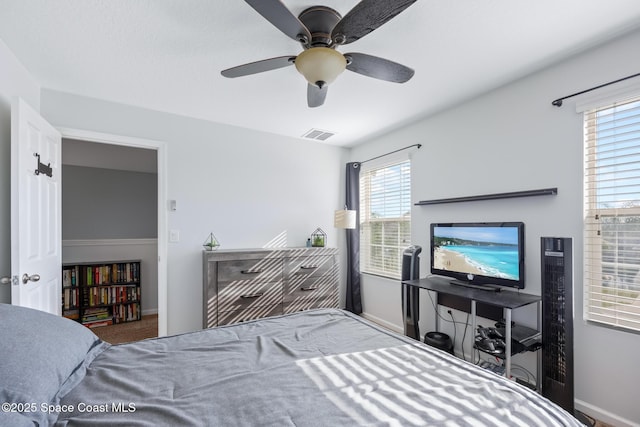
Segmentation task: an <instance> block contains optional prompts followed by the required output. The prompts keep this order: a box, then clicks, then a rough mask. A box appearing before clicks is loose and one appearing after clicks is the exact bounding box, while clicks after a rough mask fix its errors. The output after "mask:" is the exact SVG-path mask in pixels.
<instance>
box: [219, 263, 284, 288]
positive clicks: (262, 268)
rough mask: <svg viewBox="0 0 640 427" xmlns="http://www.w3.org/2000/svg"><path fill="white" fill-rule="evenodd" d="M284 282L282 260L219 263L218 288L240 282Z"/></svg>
mask: <svg viewBox="0 0 640 427" xmlns="http://www.w3.org/2000/svg"><path fill="white" fill-rule="evenodd" d="M281 280H282V259H274V258H269V257H265V258H261V259H242V260H231V261H220V262H218V287H220V285H221V284H225V283H232V282H239V283H252V282H279V281H281Z"/></svg>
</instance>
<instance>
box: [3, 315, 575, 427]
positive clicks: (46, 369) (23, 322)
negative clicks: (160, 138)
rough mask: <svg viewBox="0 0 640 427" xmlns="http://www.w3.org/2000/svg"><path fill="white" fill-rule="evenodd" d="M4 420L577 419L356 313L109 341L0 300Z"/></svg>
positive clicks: (321, 422) (546, 422) (472, 422)
mask: <svg viewBox="0 0 640 427" xmlns="http://www.w3.org/2000/svg"><path fill="white" fill-rule="evenodd" d="M0 322H2V332H0V339H1V340H2V341H1V343H2V347H1V348H0V360H2V364H0V378H1V383H0V387H2V388H1V389H0V402H2V403H3V406H2V408H3V409H2V412H0V425H2V426H5V425H7V426H9V425H11V426H23V425H24V426H33V425H40V426H45V425H55V426H102V425H122V426H125V425H126V426H165V425H167V426H190V425H193V426H202V425H207V426H256V425H259V426H353V425H368V426H374V425H389V426H413V425H416V426H421V425H425V426H429V425H440V426H486V425H498V426H512V425H513V426H527V427H528V426H581V425H582V424H580V423H579V422H578V421H577V420H576V419H575V418H573V417H572V416H571V415H569V414H568V413H566V412H565V411H564V410H563V409H561V408H560V407H558V406H556V405H555V404H553V403H552V402H550V401H548V400H547V399H545V398H543V397H542V396H540V395H538V394H537V393H535V392H533V391H531V390H529V389H527V388H525V387H522V386H520V385H518V384H516V383H514V382H513V381H510V380H507V379H505V378H502V377H499V376H497V375H495V374H494V373H492V372H489V371H486V370H483V369H482V368H479V367H477V366H475V365H473V364H471V363H468V362H465V361H463V360H460V359H457V358H455V357H453V356H451V355H450V354H448V353H446V352H444V351H441V350H438V349H435V348H432V347H428V346H426V345H424V344H422V343H420V342H417V341H414V340H411V339H409V338H406V337H404V336H401V335H398V334H395V333H392V332H389V331H386V330H385V329H382V328H380V327H377V326H376V325H374V324H372V323H370V322H368V321H366V320H364V319H362V318H360V317H359V316H355V315H353V314H351V313H348V312H345V311H342V310H336V309H318V310H310V311H305V312H300V313H295V314H288V315H284V316H277V317H271V318H266V319H262V320H257V321H249V322H245V323H241V324H237V325H231V326H224V327H218V328H213V329H207V330H203V331H198V332H193V333H186V334H181V335H175V336H170V337H161V338H156V339H148V340H144V341H140V342H135V343H129V344H120V345H110V344H107V343H104V342H102V341H101V340H100V339H98V338H97V337H96V335H95V334H93V332H91V330H89V329H87V328H85V327H83V326H81V325H80V324H78V323H76V322H73V321H70V320H68V319H64V318H61V317H56V316H53V315H50V314H47V313H43V312H40V311H36V310H31V309H27V308H22V307H16V306H11V305H6V304H0Z"/></svg>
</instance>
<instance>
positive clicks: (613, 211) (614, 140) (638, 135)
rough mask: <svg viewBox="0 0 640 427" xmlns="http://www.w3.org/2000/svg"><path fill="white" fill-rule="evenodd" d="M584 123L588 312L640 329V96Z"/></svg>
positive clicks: (611, 322) (599, 110)
mask: <svg viewBox="0 0 640 427" xmlns="http://www.w3.org/2000/svg"><path fill="white" fill-rule="evenodd" d="M584 124H585V185H584V189H585V194H584V196H585V231H584V244H585V247H584V264H585V265H584V268H585V271H584V282H585V286H584V291H585V295H584V296H585V310H584V311H585V318H586V319H587V320H591V321H595V322H600V323H604V324H607V325H610V326H615V327H619V328H624V329H630V330H634V331H640V98H636V99H633V100H627V101H625V102H620V103H616V104H613V105H608V106H606V107H603V108H597V109H594V110H591V111H587V112H585V115H584Z"/></svg>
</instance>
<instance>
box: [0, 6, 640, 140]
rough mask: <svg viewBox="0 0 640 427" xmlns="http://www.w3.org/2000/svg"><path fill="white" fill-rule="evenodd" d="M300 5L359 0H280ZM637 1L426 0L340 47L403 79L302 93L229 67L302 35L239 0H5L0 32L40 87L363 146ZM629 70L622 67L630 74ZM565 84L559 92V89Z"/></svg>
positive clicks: (615, 25)
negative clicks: (316, 99)
mask: <svg viewBox="0 0 640 427" xmlns="http://www.w3.org/2000/svg"><path fill="white" fill-rule="evenodd" d="M283 2H284V3H285V4H286V5H287V6H288V7H289V9H290V10H291V11H292V12H293V13H294V14H295V15H297V14H298V13H299V12H301V11H302V10H304V9H305V8H307V7H309V6H313V5H316V4H322V5H326V6H330V7H332V8H334V9H336V10H338V11H339V12H341V13H342V14H343V15H344V14H346V13H347V12H348V11H349V10H350V9H351V8H352V7H353V6H354V5H355V4H356V3H357V1H356V0H343V1H338V0H318V3H316V2H312V1H308V0H284V1H283ZM639 24H640V1H638V0H607V1H603V0H483V1H479V0H446V1H445V0H418V1H417V2H416V3H415V4H413V5H412V6H410V7H409V8H408V9H407V10H406V11H404V12H403V13H401V14H400V15H398V16H397V17H395V18H394V19H393V20H391V21H389V22H388V23H387V24H385V25H384V26H382V27H380V28H378V29H377V30H376V31H374V32H372V33H371V34H369V35H367V36H366V37H364V38H362V39H361V40H358V41H357V42H355V43H352V44H350V45H348V46H342V47H340V48H339V50H340V51H342V52H343V53H344V52H363V53H367V54H370V55H374V56H380V57H383V58H386V59H390V60H393V61H395V62H399V63H401V64H404V65H407V66H409V67H411V68H413V69H415V76H414V77H413V79H412V80H410V81H409V82H408V83H405V84H396V83H389V82H384V81H380V80H375V79H372V78H368V77H365V76H362V75H359V74H356V73H352V72H349V71H346V72H345V73H344V74H342V75H341V76H339V77H338V79H337V80H336V81H335V82H334V83H333V84H332V85H331V87H330V88H329V92H328V96H327V100H326V102H325V104H324V105H323V106H321V107H319V108H314V109H311V108H308V107H307V105H306V81H305V80H304V79H303V77H302V76H301V75H299V74H298V73H297V71H296V70H295V67H287V68H283V69H278V70H273V71H269V72H265V73H261V74H257V75H252V76H245V77H240V78H235V79H227V78H224V77H222V76H221V75H220V71H221V70H223V69H226V68H229V67H233V66H236V65H240V64H244V63H247V62H252V61H257V60H261V59H267V58H271V57H276V56H283V55H297V54H298V53H300V51H301V48H300V45H299V44H298V43H297V42H295V41H293V40H292V39H290V38H288V37H287V36H285V35H284V34H282V33H281V32H280V31H279V30H277V29H276V28H275V27H273V26H272V25H271V24H270V23H269V22H267V21H266V20H265V19H264V18H262V17H261V16H260V15H259V14H258V13H257V12H255V11H254V10H253V9H252V8H251V7H250V6H249V5H248V4H246V3H245V2H244V1H242V0H55V1H53V0H0V39H2V40H3V41H4V42H5V44H6V45H7V46H8V47H9V49H11V50H12V51H13V52H14V54H15V55H16V56H17V57H18V59H19V60H20V61H21V62H22V63H23V64H24V65H25V67H26V68H27V69H28V70H29V72H30V73H31V74H32V75H33V76H34V77H35V79H36V80H37V81H38V82H39V83H40V84H41V86H42V87H43V88H48V89H53V90H58V91H63V92H69V93H73V94H78V95H84V96H88V97H93V98H101V99H105V100H109V101H114V102H119V103H125V104H131V105H135V106H139V107H144V108H149V109H153V110H159V111H164V112H169V113H175V114H179V115H185V116H191V117H196V118H200V119H205V120H210V121H213V122H219V123H226V124H230V125H234V126H240V127H244V128H250V129H256V130H259V131H264V132H270V133H275V134H280V135H285V136H289V137H300V136H301V135H302V134H304V133H305V132H307V131H308V130H309V129H311V128H318V129H321V130H326V131H331V132H335V133H336V135H335V136H333V137H331V138H330V139H328V140H327V141H326V143H327V144H335V145H345V146H349V145H354V144H357V143H358V142H361V141H363V140H364V139H366V138H370V137H372V136H375V135H379V134H382V133H384V132H388V131H390V130H392V129H394V128H397V127H399V126H402V125H404V124H407V123H410V122H412V121H415V120H417V119H419V118H421V117H424V116H426V115H429V114H433V113H434V112H437V111H439V110H442V109H444V108H447V107H448V106H451V105H453V104H455V103H457V102H460V101H462V100H466V99H469V98H471V97H474V96H477V95H478V94H481V93H483V92H486V91H488V90H490V89H492V88H495V87H497V86H500V85H502V84H505V83H507V82H509V81H512V80H514V79H517V78H519V77H522V76H524V75H526V74H528V73H530V72H532V71H535V70H538V69H540V68H542V67H544V66H546V65H549V64H551V63H553V62H555V61H558V60H560V59H562V58H563V57H566V56H567V55H571V54H575V53H577V52H580V51H582V50H585V49H587V48H589V47H592V46H594V45H597V44H599V43H602V42H604V41H606V40H608V39H611V38H613V37H616V36H619V35H621V34H623V33H625V32H628V31H630V30H632V29H634V28H637V27H638V25H639ZM621 77H622V76H621ZM561 95H563V94H558V96H561Z"/></svg>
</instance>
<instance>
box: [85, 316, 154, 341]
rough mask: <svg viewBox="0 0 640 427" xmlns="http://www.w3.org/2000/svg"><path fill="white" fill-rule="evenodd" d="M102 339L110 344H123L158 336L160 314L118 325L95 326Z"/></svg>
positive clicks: (94, 331) (95, 330) (96, 332)
mask: <svg viewBox="0 0 640 427" xmlns="http://www.w3.org/2000/svg"><path fill="white" fill-rule="evenodd" d="M92 331H93V333H95V334H96V335H97V336H98V337H100V339H101V340H102V341H105V342H108V343H109V344H122V343H125V342H132V341H140V340H143V339H145V338H154V337H157V336H158V315H157V314H149V315H147V316H142V320H138V321H136V322H128V323H120V324H117V325H109V326H101V327H99V328H93V329H92Z"/></svg>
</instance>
